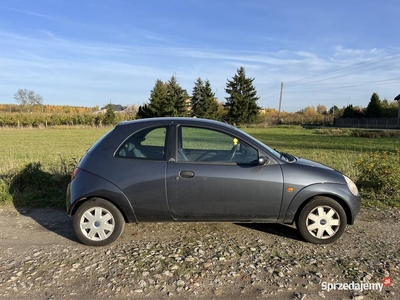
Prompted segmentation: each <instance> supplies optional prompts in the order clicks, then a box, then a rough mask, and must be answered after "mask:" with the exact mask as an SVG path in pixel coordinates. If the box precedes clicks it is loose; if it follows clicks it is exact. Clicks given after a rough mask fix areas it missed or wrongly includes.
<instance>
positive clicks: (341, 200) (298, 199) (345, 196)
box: [282, 184, 359, 225]
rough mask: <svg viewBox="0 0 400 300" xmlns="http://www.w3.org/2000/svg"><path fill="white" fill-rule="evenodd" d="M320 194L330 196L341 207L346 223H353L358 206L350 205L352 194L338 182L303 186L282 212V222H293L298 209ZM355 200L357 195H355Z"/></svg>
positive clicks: (298, 211) (297, 214)
mask: <svg viewBox="0 0 400 300" xmlns="http://www.w3.org/2000/svg"><path fill="white" fill-rule="evenodd" d="M318 196H322V197H327V198H331V199H332V200H335V201H336V202H338V204H340V206H342V207H343V209H344V211H345V213H346V218H347V224H348V225H352V224H353V223H354V219H355V216H356V215H357V213H358V210H359V206H358V205H351V203H352V202H351V201H352V200H353V197H354V196H353V195H352V194H351V193H350V191H348V189H347V187H346V186H345V185H339V184H317V185H312V186H308V187H306V188H304V189H303V190H301V191H300V192H299V193H297V194H296V195H295V196H294V197H293V199H292V201H291V202H290V203H289V204H288V206H287V209H286V213H285V214H284V217H283V220H282V222H283V223H289V224H291V223H293V222H294V221H295V220H296V218H297V217H298V216H299V213H300V211H301V210H302V209H303V207H304V206H306V205H307V203H309V202H310V201H311V200H312V199H314V198H315V197H318ZM357 200H359V199H358V197H357Z"/></svg>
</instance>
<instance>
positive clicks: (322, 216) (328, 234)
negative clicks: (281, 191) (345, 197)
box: [296, 196, 347, 244]
mask: <svg viewBox="0 0 400 300" xmlns="http://www.w3.org/2000/svg"><path fill="white" fill-rule="evenodd" d="M346 225H347V217H346V212H345V211H344V209H343V207H342V206H341V205H340V204H339V203H338V202H337V201H335V200H333V199H331V198H328V197H323V196H318V197H315V198H313V199H312V200H311V201H310V202H308V203H307V204H306V205H305V206H304V207H303V208H302V210H301V211H300V213H299V215H298V218H297V220H296V227H297V229H298V230H299V232H300V234H301V235H302V237H303V238H304V239H305V240H306V241H308V242H311V243H313V244H329V243H332V242H334V241H336V240H337V239H339V238H340V237H341V236H342V234H343V232H344V230H345V229H346Z"/></svg>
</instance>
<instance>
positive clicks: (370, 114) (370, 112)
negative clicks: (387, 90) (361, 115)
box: [365, 93, 381, 118]
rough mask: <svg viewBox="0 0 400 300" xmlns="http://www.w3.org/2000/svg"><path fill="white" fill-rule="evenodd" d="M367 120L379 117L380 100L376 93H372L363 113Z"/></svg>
mask: <svg viewBox="0 0 400 300" xmlns="http://www.w3.org/2000/svg"><path fill="white" fill-rule="evenodd" d="M365 116H366V117H367V118H379V117H380V116H381V100H380V99H379V96H378V94H377V93H373V94H372V96H371V100H370V101H369V103H368V106H367V110H366V111H365Z"/></svg>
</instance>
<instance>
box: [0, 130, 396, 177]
mask: <svg viewBox="0 0 400 300" xmlns="http://www.w3.org/2000/svg"><path fill="white" fill-rule="evenodd" d="M110 129H111V128H80V127H65V128H50V129H1V130H0V153H1V156H0V175H4V174H7V173H8V172H9V171H10V170H13V169H16V168H19V167H21V166H23V165H25V164H27V163H31V162H40V163H41V165H42V168H43V169H44V170H51V169H52V168H53V167H54V166H55V165H59V164H60V159H61V158H62V159H64V160H65V161H70V160H72V159H75V160H79V159H80V158H81V157H82V155H83V154H84V153H85V151H86V150H87V149H88V148H89V147H90V146H91V145H92V144H93V143H94V142H95V141H96V140H97V139H98V138H100V137H101V136H102V135H103V134H105V133H106V132H108V131H109V130H110ZM242 129H243V130H244V131H246V132H247V133H249V134H251V135H253V136H254V137H256V138H257V139H259V140H261V141H262V142H264V143H265V144H267V145H269V146H270V147H272V148H275V149H277V150H279V151H283V152H288V153H291V154H293V155H296V156H300V157H303V158H308V159H312V160H316V161H318V162H321V163H324V164H326V165H329V166H332V167H334V168H336V169H338V170H340V171H342V172H344V173H346V174H348V175H349V176H351V177H354V176H356V174H355V170H354V163H355V162H356V161H357V160H358V159H359V158H360V157H361V155H362V154H363V153H366V152H371V151H383V150H389V151H393V150H395V149H400V138H362V137H354V136H350V135H349V130H344V131H338V130H335V129H331V130H318V129H305V128H302V127H299V126H293V127H267V128H242Z"/></svg>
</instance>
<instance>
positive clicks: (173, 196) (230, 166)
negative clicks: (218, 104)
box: [166, 126, 283, 221]
mask: <svg viewBox="0 0 400 300" xmlns="http://www.w3.org/2000/svg"><path fill="white" fill-rule="evenodd" d="M176 130H177V134H176V159H172V160H169V162H168V163H167V179H166V182H167V201H168V205H169V209H170V211H171V215H172V217H173V218H174V219H176V220H232V221H234V220H237V221H239V220H241V221H246V220H276V219H277V217H278V215H279V210H280V206H281V199H282V189H283V177H282V171H281V167H280V165H279V164H274V163H271V164H265V165H259V164H258V157H259V149H257V148H255V147H253V146H251V145H250V144H249V143H247V142H246V141H245V140H244V139H240V138H238V137H236V136H232V135H231V134H229V133H226V132H222V131H218V130H214V129H210V128H203V127H190V126H178V127H177V128H176Z"/></svg>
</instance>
